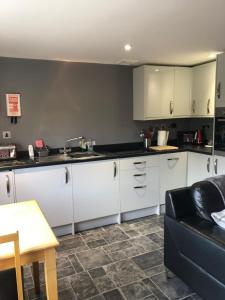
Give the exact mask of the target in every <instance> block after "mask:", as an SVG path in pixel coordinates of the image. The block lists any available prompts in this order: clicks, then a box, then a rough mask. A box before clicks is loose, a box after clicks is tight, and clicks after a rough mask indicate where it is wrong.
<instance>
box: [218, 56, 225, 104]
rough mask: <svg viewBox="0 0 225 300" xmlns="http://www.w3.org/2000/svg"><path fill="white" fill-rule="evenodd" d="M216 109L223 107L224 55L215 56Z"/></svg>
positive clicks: (224, 98) (224, 99)
mask: <svg viewBox="0 0 225 300" xmlns="http://www.w3.org/2000/svg"><path fill="white" fill-rule="evenodd" d="M216 107H225V53H222V54H219V55H217V64H216Z"/></svg>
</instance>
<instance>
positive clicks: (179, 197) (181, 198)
mask: <svg viewBox="0 0 225 300" xmlns="http://www.w3.org/2000/svg"><path fill="white" fill-rule="evenodd" d="M166 215H167V216H169V217H171V218H173V219H178V218H182V217H187V216H193V215H196V211H195V206H194V203H193V200H192V195H191V189H190V187H186V188H181V189H176V190H171V191H167V192H166Z"/></svg>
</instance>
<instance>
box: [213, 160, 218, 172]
mask: <svg viewBox="0 0 225 300" xmlns="http://www.w3.org/2000/svg"><path fill="white" fill-rule="evenodd" d="M217 167H218V159H217V158H216V159H215V161H214V171H215V174H216V175H217Z"/></svg>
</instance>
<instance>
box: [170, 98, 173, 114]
mask: <svg viewBox="0 0 225 300" xmlns="http://www.w3.org/2000/svg"><path fill="white" fill-rule="evenodd" d="M170 114H171V115H172V114H173V100H171V101H170Z"/></svg>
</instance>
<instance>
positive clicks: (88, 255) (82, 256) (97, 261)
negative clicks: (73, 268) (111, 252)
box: [77, 249, 112, 270]
mask: <svg viewBox="0 0 225 300" xmlns="http://www.w3.org/2000/svg"><path fill="white" fill-rule="evenodd" d="M77 257H78V259H79V261H80V262H81V264H82V265H83V266H84V268H85V269H86V270H89V269H94V268H97V267H102V266H104V265H107V264H109V263H111V262H112V260H111V258H110V257H109V256H108V255H107V254H106V253H105V252H104V251H103V250H99V249H92V250H88V251H84V252H80V253H78V254H77Z"/></svg>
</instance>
